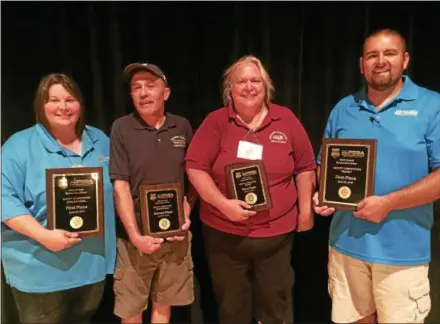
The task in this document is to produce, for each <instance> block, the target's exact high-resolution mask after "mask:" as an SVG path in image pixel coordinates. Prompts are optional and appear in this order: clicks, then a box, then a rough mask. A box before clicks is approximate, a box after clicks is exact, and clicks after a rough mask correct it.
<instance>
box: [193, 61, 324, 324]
mask: <svg viewBox="0 0 440 324" xmlns="http://www.w3.org/2000/svg"><path fill="white" fill-rule="evenodd" d="M273 92H274V87H273V84H272V81H271V79H270V77H269V75H268V73H267V71H266V70H265V68H264V67H263V65H262V64H261V62H260V60H259V59H258V58H256V57H253V56H246V57H243V58H241V59H239V60H238V61H237V62H235V63H234V64H233V65H232V66H231V67H229V68H228V69H227V70H226V72H225V74H224V84H223V100H224V104H225V107H223V108H220V109H218V110H216V111H214V112H212V113H210V114H209V115H208V116H207V117H206V119H205V120H204V121H203V123H202V124H201V126H200V128H199V129H198V131H197V132H196V133H195V135H194V137H193V140H192V142H191V144H190V146H189V149H188V153H187V156H186V168H187V172H188V175H189V178H190V180H191V182H192V184H193V185H194V187H195V188H196V189H197V191H198V192H199V195H200V197H201V198H202V201H201V206H200V215H201V220H202V222H203V224H204V228H203V231H204V232H203V233H204V240H205V248H206V251H207V258H208V263H209V267H210V273H211V277H212V280H213V286H214V291H215V294H216V297H217V301H218V304H219V315H220V322H221V323H246V324H248V323H250V322H251V321H252V318H255V319H256V320H258V321H259V322H261V323H283V322H285V321H286V315H287V311H288V310H289V307H290V305H288V303H289V300H290V298H288V297H289V294H291V291H292V285H293V271H292V268H291V265H290V257H291V250H292V242H293V232H294V230H295V229H296V230H297V231H306V230H309V229H311V228H312V227H313V216H314V214H313V211H312V203H311V201H312V194H313V193H314V191H315V168H316V164H315V156H314V153H313V149H312V146H311V144H310V140H309V138H308V136H307V134H306V132H305V130H304V128H303V126H302V125H301V123H300V122H299V120H298V119H297V118H296V117H295V115H294V114H293V113H292V112H291V111H290V110H289V109H288V108H287V107H282V106H278V105H275V104H273V103H271V98H272V95H273ZM249 160H262V161H263V163H264V167H265V170H266V175H267V183H268V187H269V191H270V196H271V200H272V207H271V208H270V209H268V210H264V211H259V212H255V211H252V210H250V209H251V205H249V204H248V203H246V202H245V201H240V200H236V199H228V195H227V191H226V174H225V166H227V165H229V164H232V163H238V162H246V161H249Z"/></svg>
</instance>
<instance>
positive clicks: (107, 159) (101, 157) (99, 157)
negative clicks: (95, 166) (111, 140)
mask: <svg viewBox="0 0 440 324" xmlns="http://www.w3.org/2000/svg"><path fill="white" fill-rule="evenodd" d="M109 161H110V158H109V157H108V156H98V162H99V163H104V162H107V163H108V162H109Z"/></svg>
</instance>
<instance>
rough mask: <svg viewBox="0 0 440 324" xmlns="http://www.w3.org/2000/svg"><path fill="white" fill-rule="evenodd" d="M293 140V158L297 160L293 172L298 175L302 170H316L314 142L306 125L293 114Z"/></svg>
mask: <svg viewBox="0 0 440 324" xmlns="http://www.w3.org/2000/svg"><path fill="white" fill-rule="evenodd" d="M291 142H292V150H293V160H294V162H295V169H294V171H293V173H294V174H295V175H296V174H299V173H301V172H305V171H310V170H314V169H315V168H316V162H315V153H314V152H313V147H312V143H311V142H310V138H309V136H308V135H307V132H306V130H305V129H304V126H303V125H302V124H301V122H300V121H299V119H298V118H297V117H296V116H295V115H293V124H292V136H291Z"/></svg>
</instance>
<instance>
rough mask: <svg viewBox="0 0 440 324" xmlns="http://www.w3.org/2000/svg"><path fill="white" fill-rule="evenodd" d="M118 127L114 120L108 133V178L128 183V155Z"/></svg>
mask: <svg viewBox="0 0 440 324" xmlns="http://www.w3.org/2000/svg"><path fill="white" fill-rule="evenodd" d="M118 126H119V124H118V120H116V121H115V122H114V123H113V126H112V129H111V133H110V178H111V179H112V180H124V181H128V180H129V179H130V173H129V167H128V166H129V165H128V154H127V151H126V149H125V146H124V140H123V137H122V134H121V131H120V129H119V127H118Z"/></svg>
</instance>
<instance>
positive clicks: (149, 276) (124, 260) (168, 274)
mask: <svg viewBox="0 0 440 324" xmlns="http://www.w3.org/2000/svg"><path fill="white" fill-rule="evenodd" d="M117 251H118V253H117V261H116V269H115V274H114V287H113V289H114V292H115V309H114V313H115V315H116V316H119V317H120V318H129V317H133V316H135V315H137V314H139V313H140V312H142V311H143V310H145V309H146V308H147V306H148V299H149V298H150V297H151V300H152V301H154V302H157V303H161V304H166V305H170V306H181V305H188V304H191V303H192V302H193V301H194V278H193V262H192V257H191V233H190V232H188V236H187V240H185V241H182V242H165V243H163V244H162V247H161V248H160V249H159V250H158V251H156V252H155V253H153V254H150V255H149V254H145V253H144V254H142V255H140V253H139V250H138V249H137V248H136V247H135V246H134V245H133V244H132V243H131V242H130V241H127V240H123V239H119V238H118V241H117Z"/></svg>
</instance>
